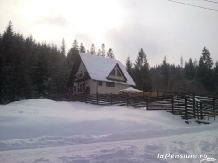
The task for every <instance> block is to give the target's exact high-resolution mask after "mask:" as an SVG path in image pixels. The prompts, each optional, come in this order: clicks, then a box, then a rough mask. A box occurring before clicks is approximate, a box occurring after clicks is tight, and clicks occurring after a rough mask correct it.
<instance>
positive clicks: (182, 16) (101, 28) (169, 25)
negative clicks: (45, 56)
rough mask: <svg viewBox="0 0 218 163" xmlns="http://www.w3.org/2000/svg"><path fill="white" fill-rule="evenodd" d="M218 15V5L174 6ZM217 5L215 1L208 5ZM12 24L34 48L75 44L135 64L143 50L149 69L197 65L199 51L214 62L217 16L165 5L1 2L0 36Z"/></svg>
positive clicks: (151, 1)
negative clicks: (191, 62)
mask: <svg viewBox="0 0 218 163" xmlns="http://www.w3.org/2000/svg"><path fill="white" fill-rule="evenodd" d="M175 1H180V2H183V3H189V4H193V5H198V6H202V7H206V8H212V9H216V10H218V3H210V2H207V1H204V0H175ZM213 1H216V2H218V0H213ZM10 20H11V21H12V24H13V29H14V31H15V32H19V33H21V34H23V35H24V36H25V37H28V36H30V35H32V36H33V38H34V39H35V40H36V41H37V42H45V41H46V42H47V43H54V44H56V45H57V47H58V48H60V46H61V41H62V39H63V38H64V39H65V42H66V49H67V51H68V50H69V49H70V48H71V46H72V44H73V41H74V40H75V39H76V40H77V41H78V42H79V44H80V43H83V45H84V46H85V48H86V49H87V50H90V49H91V45H92V44H94V45H95V49H96V52H97V51H98V49H100V48H101V45H102V43H104V44H105V48H106V51H108V49H109V48H112V49H113V52H114V55H115V57H116V59H118V60H120V61H121V62H122V63H124V64H125V62H126V59H127V57H128V56H129V57H130V59H131V61H132V62H133V63H134V62H135V60H136V57H137V55H138V51H139V50H140V49H141V48H142V49H143V50H144V51H145V53H146V55H147V59H148V62H149V64H150V66H154V65H158V64H161V63H162V61H163V59H164V56H166V58H167V62H168V63H171V64H173V63H174V64H176V65H177V64H179V63H180V58H181V56H182V58H183V60H184V62H185V61H188V60H189V58H190V57H191V58H192V59H193V60H194V59H197V60H199V58H200V56H201V53H202V50H203V48H204V46H205V47H206V48H208V49H209V51H210V54H211V57H212V59H213V61H214V62H215V61H218V12H216V11H212V10H205V9H202V8H196V7H192V6H187V5H181V4H178V3H174V2H171V1H169V0H61V1H60V0H37V1H36V0H0V33H3V32H4V31H5V29H6V27H7V25H8V23H9V21H10Z"/></svg>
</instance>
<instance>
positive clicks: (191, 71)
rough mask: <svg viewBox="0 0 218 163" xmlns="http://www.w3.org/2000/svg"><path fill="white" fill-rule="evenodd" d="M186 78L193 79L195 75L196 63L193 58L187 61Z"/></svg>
mask: <svg viewBox="0 0 218 163" xmlns="http://www.w3.org/2000/svg"><path fill="white" fill-rule="evenodd" d="M184 72H185V78H186V79H188V80H193V79H194V77H195V68H194V64H193V62H192V59H191V58H190V59H189V62H188V63H185V69H184Z"/></svg>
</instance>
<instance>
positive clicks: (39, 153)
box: [0, 128, 218, 163]
mask: <svg viewBox="0 0 218 163" xmlns="http://www.w3.org/2000/svg"><path fill="white" fill-rule="evenodd" d="M214 129H215V128H214ZM214 129H212V128H211V130H210V131H208V132H207V133H205V132H196V133H190V134H185V135H184V134H180V135H174V136H165V137H155V138H147V139H136V140H122V141H109V142H100V143H91V144H77V145H66V146H59V147H48V148H36V149H24V150H11V151H1V152H0V162H7V163H31V162H33V163H142V162H151V163H156V162H184V163H187V162H200V160H201V159H200V158H196V159H190V158H189V159H170V158H167V159H160V158H157V156H158V154H168V153H171V154H175V155H176V154H183V155H186V154H197V155H205V154H206V155H207V156H208V157H213V158H217V159H218V157H217V156H218V146H217V144H218V131H217V130H214Z"/></svg>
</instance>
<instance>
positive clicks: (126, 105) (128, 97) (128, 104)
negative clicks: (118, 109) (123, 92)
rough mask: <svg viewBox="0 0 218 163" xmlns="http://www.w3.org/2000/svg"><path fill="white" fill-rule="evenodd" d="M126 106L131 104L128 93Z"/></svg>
mask: <svg viewBox="0 0 218 163" xmlns="http://www.w3.org/2000/svg"><path fill="white" fill-rule="evenodd" d="M126 102H127V103H126V106H129V96H128V95H127V101H126Z"/></svg>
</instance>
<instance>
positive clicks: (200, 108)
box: [200, 101, 203, 119]
mask: <svg viewBox="0 0 218 163" xmlns="http://www.w3.org/2000/svg"><path fill="white" fill-rule="evenodd" d="M200 112H201V119H203V112H202V101H201V102H200Z"/></svg>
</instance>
